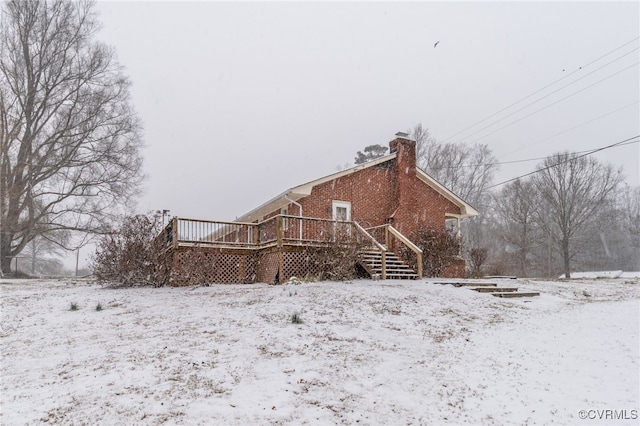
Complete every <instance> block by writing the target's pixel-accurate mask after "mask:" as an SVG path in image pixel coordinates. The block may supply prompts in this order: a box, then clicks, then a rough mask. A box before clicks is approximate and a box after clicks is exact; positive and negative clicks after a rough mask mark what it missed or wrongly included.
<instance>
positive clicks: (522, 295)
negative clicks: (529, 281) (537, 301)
mask: <svg viewBox="0 0 640 426" xmlns="http://www.w3.org/2000/svg"><path fill="white" fill-rule="evenodd" d="M491 295H492V296H495V297H504V298H512V297H535V296H540V293H538V292H533V291H532V292H527V293H525V292H521V293H518V292H515V293H491Z"/></svg>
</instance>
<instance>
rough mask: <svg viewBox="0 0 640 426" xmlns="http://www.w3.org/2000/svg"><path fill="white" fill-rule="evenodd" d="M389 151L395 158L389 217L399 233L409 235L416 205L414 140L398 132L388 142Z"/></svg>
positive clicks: (415, 219)
mask: <svg viewBox="0 0 640 426" xmlns="http://www.w3.org/2000/svg"><path fill="white" fill-rule="evenodd" d="M389 148H390V151H391V153H394V152H395V153H396V159H395V165H394V169H395V202H394V203H393V204H394V208H395V210H394V212H393V213H392V217H391V218H390V219H392V220H391V223H392V225H393V226H394V227H395V228H397V229H398V231H400V232H401V233H403V234H405V235H406V236H407V237H410V234H411V233H412V232H413V231H414V229H413V228H414V226H412V225H413V224H414V223H415V222H417V212H418V205H417V199H416V195H415V191H416V190H417V189H416V186H417V178H416V141H415V140H413V139H412V138H411V137H410V136H409V134H407V133H403V132H398V133H396V138H395V139H394V140H392V141H391V142H389Z"/></svg>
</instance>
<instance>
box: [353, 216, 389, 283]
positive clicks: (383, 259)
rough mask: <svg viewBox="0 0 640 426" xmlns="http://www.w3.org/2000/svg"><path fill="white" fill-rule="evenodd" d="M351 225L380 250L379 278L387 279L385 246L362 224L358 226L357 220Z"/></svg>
mask: <svg viewBox="0 0 640 426" xmlns="http://www.w3.org/2000/svg"><path fill="white" fill-rule="evenodd" d="M353 226H354V227H355V228H356V230H357V231H358V232H359V233H360V234H361V235H363V236H364V237H365V239H366V240H368V241H369V242H371V243H372V244H373V246H374V247H376V248H377V249H378V250H379V251H380V254H381V258H382V272H381V273H380V279H382V280H386V279H387V248H386V247H385V246H383V245H382V244H380V243H379V242H378V241H376V239H375V238H373V237H372V236H371V234H369V233H368V232H367V231H366V230H365V229H364V228H363V227H362V226H360V224H359V223H358V222H356V221H353Z"/></svg>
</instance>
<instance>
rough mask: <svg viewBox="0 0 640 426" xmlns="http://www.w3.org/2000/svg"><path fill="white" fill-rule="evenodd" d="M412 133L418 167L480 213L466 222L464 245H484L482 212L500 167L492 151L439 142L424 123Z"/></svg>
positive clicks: (473, 146) (482, 146) (487, 202)
mask: <svg viewBox="0 0 640 426" xmlns="http://www.w3.org/2000/svg"><path fill="white" fill-rule="evenodd" d="M411 134H412V136H413V138H414V139H415V140H416V145H417V153H416V155H417V162H418V166H419V167H420V168H421V169H422V170H424V171H425V172H427V173H428V174H429V175H430V176H432V177H433V178H435V179H436V180H437V181H438V182H440V183H441V184H443V185H444V186H445V187H447V188H448V189H450V190H451V191H453V192H454V193H455V194H456V195H458V196H459V197H460V198H462V199H463V200H465V201H466V202H468V203H469V204H471V205H472V206H474V207H475V208H476V209H477V210H478V211H479V212H480V215H479V216H477V217H475V218H473V219H471V220H468V221H465V222H464V224H463V226H464V228H465V229H464V232H463V234H464V238H465V245H467V246H469V247H477V246H484V245H485V243H486V242H485V241H483V240H484V236H483V232H482V228H483V220H484V215H483V211H484V210H485V207H486V206H488V204H489V202H490V192H489V190H488V187H489V186H490V185H491V183H492V181H493V177H494V174H495V172H496V171H497V170H498V164H497V159H496V158H495V156H494V155H493V153H492V151H491V150H490V149H489V147H488V146H487V145H483V144H475V145H471V146H470V145H467V144H463V143H453V142H448V143H442V142H439V141H437V140H436V139H434V138H433V137H432V136H431V134H430V133H429V130H428V129H426V128H424V127H422V124H418V125H416V126H415V127H414V128H413V130H411Z"/></svg>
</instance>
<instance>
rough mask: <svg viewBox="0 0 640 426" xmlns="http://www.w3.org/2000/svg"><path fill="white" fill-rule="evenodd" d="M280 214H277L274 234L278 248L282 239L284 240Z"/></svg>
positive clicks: (280, 246) (281, 243)
mask: <svg viewBox="0 0 640 426" xmlns="http://www.w3.org/2000/svg"><path fill="white" fill-rule="evenodd" d="M283 222H284V221H283V220H282V216H278V217H277V220H276V227H277V229H276V235H277V236H278V248H280V249H282V245H283V240H284V226H283Z"/></svg>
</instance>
